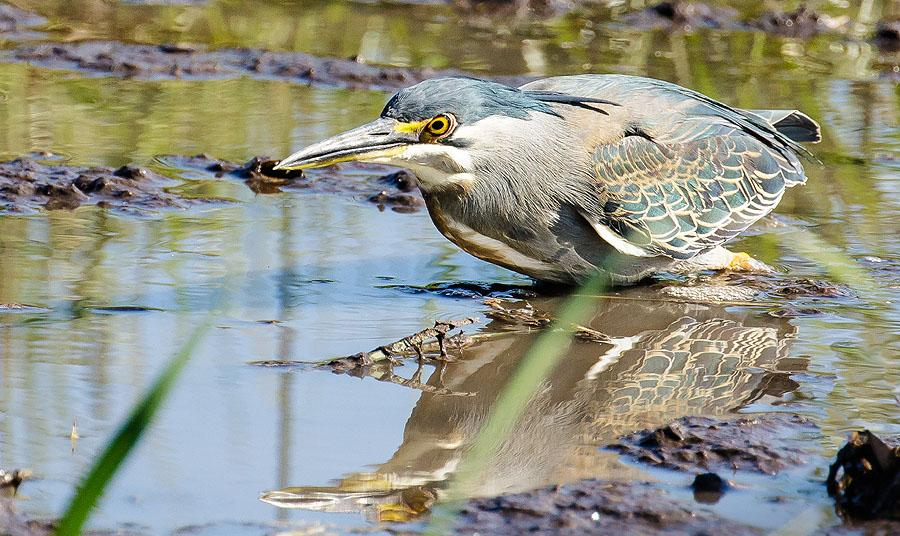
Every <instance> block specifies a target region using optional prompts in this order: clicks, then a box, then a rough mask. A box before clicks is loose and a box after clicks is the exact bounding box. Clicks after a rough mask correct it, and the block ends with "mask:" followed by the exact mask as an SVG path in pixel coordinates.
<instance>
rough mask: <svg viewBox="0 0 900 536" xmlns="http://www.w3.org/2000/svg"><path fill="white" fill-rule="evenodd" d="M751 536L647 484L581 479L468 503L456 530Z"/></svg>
mask: <svg viewBox="0 0 900 536" xmlns="http://www.w3.org/2000/svg"><path fill="white" fill-rule="evenodd" d="M660 531H666V534H755V533H756V532H757V531H755V530H752V529H750V528H748V527H744V526H741V525H738V524H736V523H733V522H731V521H728V520H724V519H721V518H717V517H715V516H714V515H712V514H709V513H706V512H703V511H699V510H692V509H688V508H685V507H683V506H679V505H677V504H676V503H675V502H674V501H667V500H665V493H664V492H662V491H661V490H660V489H659V487H658V486H656V485H654V484H649V483H623V482H606V481H599V480H584V481H580V482H576V483H573V484H566V485H562V486H556V487H549V488H543V489H540V490H536V491H532V492H527V493H517V494H512V495H503V496H500V497H494V498H488V499H476V500H472V501H469V502H468V503H467V505H466V506H465V507H464V508H463V509H462V512H461V515H460V521H459V523H458V524H457V526H456V527H455V532H456V533H457V534H473V533H481V534H516V535H518V534H527V533H539V534H551V533H552V534H572V535H575V534H659V533H660Z"/></svg>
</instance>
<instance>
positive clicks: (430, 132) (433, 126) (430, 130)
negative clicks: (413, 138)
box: [422, 114, 456, 140]
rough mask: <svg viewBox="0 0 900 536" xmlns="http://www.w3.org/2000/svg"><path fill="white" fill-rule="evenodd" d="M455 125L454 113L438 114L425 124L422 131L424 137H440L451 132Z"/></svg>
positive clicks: (434, 138)
mask: <svg viewBox="0 0 900 536" xmlns="http://www.w3.org/2000/svg"><path fill="white" fill-rule="evenodd" d="M455 125H456V120H455V119H454V118H453V116H452V115H449V114H440V115H436V116H434V117H432V118H431V120H430V121H428V123H427V124H426V125H425V129H424V130H423V131H422V135H423V138H425V139H427V140H437V139H440V138H442V137H444V136H446V135H447V134H449V133H450V131H451V130H452V129H453V127H454V126H455Z"/></svg>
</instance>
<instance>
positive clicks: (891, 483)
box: [827, 431, 900, 534]
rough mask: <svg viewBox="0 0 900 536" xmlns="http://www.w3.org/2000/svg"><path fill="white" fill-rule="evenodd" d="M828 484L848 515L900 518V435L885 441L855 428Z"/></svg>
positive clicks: (853, 517)
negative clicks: (855, 430) (856, 430)
mask: <svg viewBox="0 0 900 536" xmlns="http://www.w3.org/2000/svg"><path fill="white" fill-rule="evenodd" d="M827 485H828V494H829V495H830V496H832V497H834V501H835V507H836V509H837V512H838V513H839V514H840V515H842V516H844V517H845V518H848V519H851V520H872V519H889V520H894V521H900V437H897V438H892V439H891V440H890V441H889V442H885V441H882V440H881V439H880V438H879V437H878V436H876V435H875V434H873V433H871V432H869V431H862V432H854V433H853V434H852V435H851V436H850V440H849V441H848V442H847V444H846V445H844V446H843V447H842V448H841V450H839V451H838V453H837V456H836V458H835V461H834V463H833V464H832V465H831V467H830V469H829V471H828V480H827ZM894 529H895V530H896V529H900V523H898V524H895V525H894ZM895 534H896V532H895Z"/></svg>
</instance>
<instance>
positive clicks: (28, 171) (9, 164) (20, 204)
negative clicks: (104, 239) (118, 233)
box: [0, 158, 200, 212]
mask: <svg viewBox="0 0 900 536" xmlns="http://www.w3.org/2000/svg"><path fill="white" fill-rule="evenodd" d="M173 184H177V181H174V180H172V179H169V178H167V177H163V176H162V175H158V174H156V173H153V172H152V171H150V170H147V169H143V168H138V167H132V166H122V167H120V168H118V169H115V168H109V167H81V166H70V165H64V164H47V163H43V162H40V161H38V160H34V159H31V158H17V159H15V160H9V161H6V162H0V212H27V211H33V210H37V209H39V208H41V207H43V208H45V209H47V210H62V209H65V210H72V209H75V208H78V207H79V206H81V205H97V206H101V207H105V208H113V209H119V210H123V211H129V212H134V211H141V210H144V209H148V208H166V207H184V206H186V205H188V204H192V203H197V202H200V200H187V199H184V198H181V197H179V196H177V195H175V194H173V193H169V192H168V191H166V189H165V188H166V187H167V186H171V185H173Z"/></svg>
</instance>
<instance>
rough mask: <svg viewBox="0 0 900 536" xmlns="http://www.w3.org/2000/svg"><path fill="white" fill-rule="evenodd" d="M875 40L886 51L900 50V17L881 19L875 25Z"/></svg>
mask: <svg viewBox="0 0 900 536" xmlns="http://www.w3.org/2000/svg"><path fill="white" fill-rule="evenodd" d="M874 41H875V45H876V46H878V48H880V49H881V50H883V51H885V52H898V51H900V19H894V20H883V21H880V22H879V23H878V25H877V26H876V27H875V36H874Z"/></svg>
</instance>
